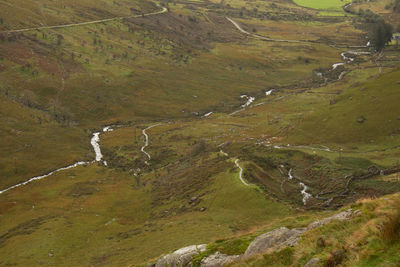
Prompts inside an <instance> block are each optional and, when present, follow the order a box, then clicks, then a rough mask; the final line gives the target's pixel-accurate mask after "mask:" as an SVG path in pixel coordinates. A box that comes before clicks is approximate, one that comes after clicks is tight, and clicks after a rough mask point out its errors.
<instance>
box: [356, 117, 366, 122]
mask: <svg viewBox="0 0 400 267" xmlns="http://www.w3.org/2000/svg"><path fill="white" fill-rule="evenodd" d="M365 120H366V118H365V117H364V116H361V117H359V118H358V119H357V122H358V123H363V122H364V121H365Z"/></svg>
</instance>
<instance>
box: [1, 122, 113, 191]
mask: <svg viewBox="0 0 400 267" xmlns="http://www.w3.org/2000/svg"><path fill="white" fill-rule="evenodd" d="M112 130H113V129H112V128H111V127H110V126H107V127H104V128H103V132H111V131H112ZM99 142H100V132H95V133H93V137H92V138H91V139H90V144H91V145H92V147H93V150H94V153H95V155H96V156H95V159H94V160H92V161H78V162H75V163H73V164H71V165H68V166H65V167H61V168H59V169H56V170H54V171H51V172H49V173H47V174H43V175H40V176H35V177H32V178H29V179H28V180H26V181H25V182H22V183H19V184H15V185H13V186H10V187H8V188H6V189H3V190H1V191H0V194H3V193H5V192H7V191H9V190H11V189H14V188H17V187H20V186H23V185H27V184H29V183H31V182H33V181H38V180H41V179H43V178H46V177H49V176H51V175H53V174H55V173H58V172H61V171H65V170H68V169H72V168H75V167H78V166H81V165H87V164H91V163H94V162H100V161H101V160H102V158H103V154H102V153H101V149H100V145H99ZM103 164H104V165H105V166H107V162H106V161H103Z"/></svg>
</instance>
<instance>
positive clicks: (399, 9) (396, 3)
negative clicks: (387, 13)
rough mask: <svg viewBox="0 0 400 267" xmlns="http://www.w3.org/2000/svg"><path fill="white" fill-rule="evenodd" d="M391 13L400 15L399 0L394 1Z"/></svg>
mask: <svg viewBox="0 0 400 267" xmlns="http://www.w3.org/2000/svg"><path fill="white" fill-rule="evenodd" d="M393 11H394V12H396V13H400V0H395V1H394V5H393Z"/></svg>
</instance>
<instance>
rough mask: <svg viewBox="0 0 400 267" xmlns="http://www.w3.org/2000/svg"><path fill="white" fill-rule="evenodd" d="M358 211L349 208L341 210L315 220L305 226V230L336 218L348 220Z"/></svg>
mask: <svg viewBox="0 0 400 267" xmlns="http://www.w3.org/2000/svg"><path fill="white" fill-rule="evenodd" d="M358 212H359V211H352V210H351V209H349V210H346V211H342V212H340V213H338V214H335V215H333V216H331V217H328V218H324V219H321V220H317V221H315V222H312V223H310V224H309V225H308V226H307V230H311V229H315V228H318V227H321V226H323V225H325V224H327V223H330V222H331V221H333V220H338V221H345V220H348V219H350V218H351V217H353V216H354V215H355V214H357V213H358Z"/></svg>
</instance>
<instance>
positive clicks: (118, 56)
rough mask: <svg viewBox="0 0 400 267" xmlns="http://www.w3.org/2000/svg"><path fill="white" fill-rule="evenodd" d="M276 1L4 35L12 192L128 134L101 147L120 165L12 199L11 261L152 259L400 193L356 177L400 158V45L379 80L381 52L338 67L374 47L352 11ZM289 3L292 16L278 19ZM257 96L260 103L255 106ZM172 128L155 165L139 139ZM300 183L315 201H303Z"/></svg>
mask: <svg viewBox="0 0 400 267" xmlns="http://www.w3.org/2000/svg"><path fill="white" fill-rule="evenodd" d="M272 3H274V2H271V3H270V4H271V5H265V6H263V7H262V8H261V7H260V11H263V12H264V11H265V12H266V13H265V14H263V13H262V12H258V11H257V12H255V11H254V10H252V11H251V12H248V11H246V12H243V16H241V17H240V11H242V9H241V5H243V6H247V5H249V3H247V2H246V3H237V2H235V3H232V5H231V6H230V7H227V6H226V5H222V6H221V5H216V4H215V3H210V2H199V3H193V2H190V3H187V2H176V4H170V5H169V10H170V11H169V12H168V13H164V14H160V15H157V16H153V17H152V16H148V17H144V18H132V19H126V20H117V21H112V22H109V23H103V24H95V25H87V26H79V27H76V28H74V27H70V28H66V29H57V30H54V29H52V30H41V31H33V32H25V33H23V34H13V35H5V38H3V39H2V41H1V43H0V54H1V61H0V68H1V73H0V80H1V83H0V90H1V92H2V96H1V101H2V105H1V106H0V107H2V108H1V109H0V111H1V121H2V125H4V127H3V131H2V132H0V135H1V136H2V138H1V139H0V140H2V141H0V142H2V148H4V149H2V151H1V153H2V155H1V159H0V164H1V166H4V168H1V171H0V172H1V177H2V179H1V181H0V183H1V185H2V187H1V188H6V187H8V186H10V185H13V184H15V183H17V182H20V181H23V180H26V179H28V178H29V177H32V176H34V175H39V174H44V173H46V172H48V171H50V170H53V169H56V168H58V167H62V166H65V165H68V164H70V163H73V162H75V161H78V160H91V159H93V158H94V154H93V152H92V148H91V146H90V138H91V134H92V132H93V131H94V130H96V129H97V130H99V129H100V128H101V127H102V126H104V125H109V124H114V125H120V126H121V127H114V128H115V129H114V131H112V132H107V133H103V134H102V135H101V137H100V146H101V149H102V152H103V154H104V159H105V160H106V161H107V163H108V167H106V166H104V165H103V164H99V165H97V164H89V165H87V166H80V167H77V168H74V169H70V170H67V171H63V172H60V173H57V174H55V175H52V176H50V177H47V178H46V179H43V180H41V181H37V182H34V183H31V184H29V185H26V186H23V187H19V188H17V189H14V190H10V191H8V192H6V193H4V194H2V195H0V198H1V199H2V201H1V204H0V211H1V217H0V220H1V225H2V227H1V232H0V235H1V237H0V239H1V241H0V246H1V251H2V252H1V255H2V257H1V258H2V260H1V263H2V264H4V265H6V264H17V265H32V264H33V265H35V264H50V265H61V264H65V265H76V264H82V263H83V264H86V265H104V264H108V265H121V264H139V263H143V262H146V261H147V260H148V259H150V258H155V257H158V256H159V255H160V254H162V253H165V252H168V251H172V250H174V249H177V248H179V247H183V246H185V245H191V244H196V243H197V244H198V243H209V242H211V241H214V240H218V239H223V238H226V237H229V236H235V235H239V234H241V233H244V232H246V233H247V232H252V231H254V230H255V229H261V228H263V227H264V228H268V227H276V226H279V225H282V224H283V223H284V222H290V223H291V224H296V225H297V224H298V223H299V222H300V221H311V220H313V219H314V218H316V217H322V216H324V214H325V213H326V212H325V211H320V209H322V208H336V207H339V206H342V205H344V204H346V203H349V202H351V201H354V200H356V199H358V198H360V197H363V196H378V195H382V194H387V193H392V192H395V191H398V187H399V184H398V181H396V180H387V179H381V177H380V176H374V177H371V178H369V179H366V180H358V179H354V180H353V181H352V182H351V183H350V184H349V185H347V181H348V177H347V178H346V176H348V175H360V174H362V173H365V172H367V171H368V168H369V167H371V166H373V165H375V166H376V167H377V168H378V169H385V168H389V167H391V166H395V165H397V164H398V162H397V158H398V156H399V150H398V145H397V144H398V140H397V139H398V129H399V128H400V125H399V120H398V119H397V117H398V116H399V115H397V108H396V103H398V96H399V95H398V94H397V91H398V87H399V84H398V77H399V69H398V60H399V58H398V51H397V50H396V49H395V48H394V47H391V48H389V49H387V50H385V51H384V56H383V57H382V58H381V59H380V61H379V62H380V64H381V65H382V66H383V69H382V70H381V72H380V68H379V67H377V64H376V62H375V61H374V60H375V59H376V56H375V55H361V56H356V57H355V60H354V62H353V63H351V64H346V65H344V66H340V67H338V68H337V69H335V70H332V64H334V63H338V62H343V58H342V57H341V56H340V53H341V52H343V51H346V50H350V48H343V47H341V46H342V45H343V44H347V45H365V33H363V32H361V31H360V30H358V29H355V28H354V27H353V24H352V23H351V19H349V18H346V17H340V18H335V19H334V20H332V18H321V17H320V16H319V17H315V16H314V15H315V11H313V10H308V9H305V8H301V7H299V6H295V5H293V4H292V3H291V2H281V3H275V4H276V5H278V6H277V7H276V6H273V5H272ZM280 6H282V7H283V6H285V7H286V6H287V7H290V10H289V11H290V12H291V14H292V15H296V16H290V14H289V15H287V16H281V17H279V12H281V11H280V9H279V7H280ZM154 9H156V6H154ZM143 10H144V11H146V10H145V9H143ZM246 10H249V9H246ZM268 10H269V11H274V14H275V15H274V16H275V17H274V19H271V17H269V15H271V14H270V13H268ZM151 11H153V9H152V10H151ZM235 14H238V15H237V16H236V15H235ZM225 15H229V16H230V17H231V18H232V19H234V20H236V21H238V22H239V23H242V25H244V27H247V28H246V29H247V30H249V31H251V32H253V28H255V31H256V32H257V33H260V34H262V35H265V36H268V37H272V38H279V39H282V38H287V39H294V40H303V41H304V40H306V41H309V42H303V43H281V42H266V41H263V40H260V39H257V38H253V37H250V36H248V35H244V34H242V33H240V32H239V31H238V30H237V29H236V28H235V27H234V25H233V24H232V23H231V22H229V21H228V20H227V19H226V18H225ZM264 15H265V16H264ZM267 15H268V16H267ZM289 17H290V19H289ZM99 18H100V16H98V17H96V19H99ZM256 18H257V19H256ZM293 18H296V19H293ZM83 19H84V18H83V17H82V20H80V21H83ZM85 19H86V18H85ZM276 19H279V20H280V22H281V24H279V25H277V23H276V22H275V21H276ZM286 19H287V20H286ZM32 25H33V24H31V25H29V26H32ZM35 25H36V24H35ZM253 25H254V26H253ZM281 25H286V26H287V27H283V26H281ZM315 25H321V27H326V28H327V29H330V31H329V32H330V33H331V35H329V34H327V33H326V32H322V31H321V32H318V31H314V30H310V27H311V28H312V29H314V28H315V27H316V26H315ZM15 26H16V27H15V28H18V27H19V26H21V25H19V24H17V23H16V24H15ZM17 26H18V27H17ZM33 26H34V25H33ZM9 28H10V27H9ZM9 28H7V29H9ZM283 29H288V30H286V31H285V32H283ZM335 29H336V30H337V31H339V32H340V33H341V34H340V35H338V34H336V31H335ZM299 32H304V34H303V35H302V36H299V35H298V33H299ZM59 36H62V37H59ZM341 73H343V75H340V74H341ZM339 76H341V77H342V79H341V80H339V81H336V80H338V78H339ZM325 78H326V79H325ZM335 81H336V82H335ZM272 89H273V91H272V93H271V94H270V95H266V92H267V91H270V90H272ZM244 94H245V95H248V96H254V97H256V100H255V102H253V103H252V104H251V106H250V107H246V108H245V109H244V110H241V109H242V107H241V105H243V104H244V103H245V102H246V99H245V98H241V97H240V96H241V95H244ZM3 103H4V105H3ZM4 107H7V108H4ZM9 107H12V109H13V110H14V111H12V112H10V108H9ZM211 111H212V112H213V113H212V114H211V115H209V116H207V117H202V116H203V115H204V114H207V113H209V112H211ZM236 111H237V112H236ZM377 111H378V112H377ZM233 112H235V113H234V114H232V113H233ZM11 114H12V116H11ZM230 114H231V115H230ZM359 121H360V122H359ZM160 122H161V125H159V126H156V127H153V128H151V129H149V130H148V131H147V134H148V135H149V146H148V147H146V151H147V152H148V153H149V155H151V159H148V158H147V157H146V155H145V154H144V153H142V152H141V151H140V149H141V147H142V146H143V143H144V138H143V135H142V132H141V131H142V129H144V128H146V127H148V126H150V125H154V124H156V123H160ZM321 126H323V127H321ZM3 137H4V138H3ZM5 144H7V146H6V145H5ZM288 144H289V146H288ZM19 148H21V149H22V150H20V149H19ZM327 148H329V149H327ZM221 150H222V152H221ZM225 153H226V154H225ZM236 159H239V161H238V162H239V164H240V166H242V168H243V169H244V173H243V175H244V179H245V180H246V181H248V182H249V183H251V185H250V186H246V185H245V184H243V183H242V182H241V181H240V179H239V176H238V175H239V173H238V171H239V170H238V168H237V167H236V166H235V164H234V162H235V160H236ZM145 161H148V164H146V162H145ZM290 170H291V175H293V177H294V178H292V179H290V180H289V171H290ZM3 177H6V178H3ZM357 177H358V176H357ZM300 182H302V183H304V184H305V185H306V186H307V187H308V188H307V190H306V192H307V193H309V194H311V195H312V197H311V198H309V199H307V201H306V204H305V205H304V202H303V200H304V194H302V193H301V191H302V190H303V189H304V188H303V187H302V186H301V185H300V184H299V183H300ZM347 189H348V190H347ZM344 191H348V192H346V193H345V194H343V197H340V198H337V196H340V195H341V194H342V192H344ZM317 195H321V197H322V198H321V199H319V198H318V197H317ZM331 198H333V200H331V201H329V200H330V199H331ZM304 209H309V210H308V211H307V212H306V213H305V212H304ZM317 210H318V211H317ZM28 242H29V243H30V244H31V245H30V246H29V247H28V246H27V245H26V244H27V243H28ZM16 252H18V255H17V253H16ZM21 253H22V254H21Z"/></svg>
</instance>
